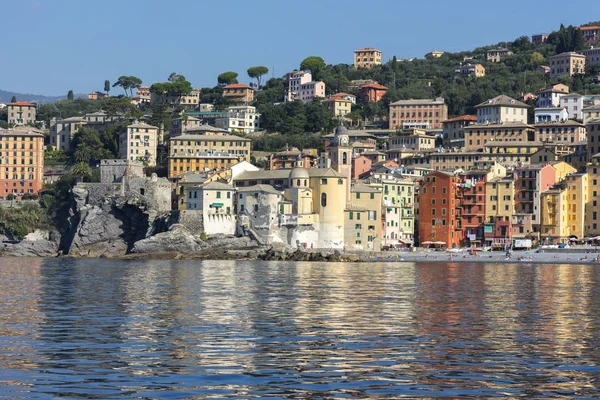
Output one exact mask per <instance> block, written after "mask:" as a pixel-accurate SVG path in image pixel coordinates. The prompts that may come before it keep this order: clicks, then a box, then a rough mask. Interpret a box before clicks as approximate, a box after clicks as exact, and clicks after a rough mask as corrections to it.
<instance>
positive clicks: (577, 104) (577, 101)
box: [559, 93, 583, 121]
mask: <svg viewBox="0 0 600 400" xmlns="http://www.w3.org/2000/svg"><path fill="white" fill-rule="evenodd" d="M559 106H560V108H564V109H565V110H567V113H568V114H569V119H576V120H578V121H581V120H583V111H582V110H583V96H582V95H580V94H577V93H571V94H565V95H564V96H562V97H561V98H560V105H559Z"/></svg>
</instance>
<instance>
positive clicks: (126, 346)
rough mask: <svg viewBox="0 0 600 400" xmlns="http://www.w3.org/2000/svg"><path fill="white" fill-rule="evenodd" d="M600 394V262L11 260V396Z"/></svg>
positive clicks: (1, 281)
mask: <svg viewBox="0 0 600 400" xmlns="http://www.w3.org/2000/svg"><path fill="white" fill-rule="evenodd" d="M443 397H466V398H481V397H538V398H554V397H569V398H573V397H583V398H598V397H600V266H598V265H567V264H565V265H556V264H553V265H544V264H526V263H520V264H510V263H490V264H484V263H472V264H470V263H403V262H393V263H316V262H313V263H304V262H260V261H146V260H128V261H123V260H107V259H65V258H61V259H59V258H53V259H42V258H39V259H37V258H1V259H0V398H1V399H54V398H74V399H124V398H127V399H180V398H181V399H183V398H186V399H187V398H192V399H194V398H196V399H210V398H219V399H228V398H240V399H251V398H261V399H263V398H265V399H290V398H302V399H330V398H336V399H338V398H339V399H341V398H348V399H356V398H370V399H393V398H443Z"/></svg>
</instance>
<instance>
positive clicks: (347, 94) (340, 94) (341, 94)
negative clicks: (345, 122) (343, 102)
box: [331, 92, 356, 97]
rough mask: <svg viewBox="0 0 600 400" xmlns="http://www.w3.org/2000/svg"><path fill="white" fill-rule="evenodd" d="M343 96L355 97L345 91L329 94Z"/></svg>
mask: <svg viewBox="0 0 600 400" xmlns="http://www.w3.org/2000/svg"><path fill="white" fill-rule="evenodd" d="M343 96H351V97H356V96H355V95H353V94H350V93H345V92H339V93H336V94H333V95H331V97H343Z"/></svg>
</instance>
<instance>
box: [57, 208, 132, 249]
mask: <svg viewBox="0 0 600 400" xmlns="http://www.w3.org/2000/svg"><path fill="white" fill-rule="evenodd" d="M122 235H123V230H122V222H121V221H119V220H118V219H117V218H115V216H114V215H111V214H110V213H108V212H107V211H105V210H103V209H101V208H100V207H97V206H92V207H91V208H90V209H87V210H83V211H82V215H81V219H80V222H79V224H78V226H77V228H76V231H75V232H74V236H73V239H72V241H71V244H70V248H69V249H68V254H69V255H71V256H80V257H100V256H105V257H115V256H119V255H124V254H125V253H126V252H127V244H126V243H125V241H124V240H123V237H122Z"/></svg>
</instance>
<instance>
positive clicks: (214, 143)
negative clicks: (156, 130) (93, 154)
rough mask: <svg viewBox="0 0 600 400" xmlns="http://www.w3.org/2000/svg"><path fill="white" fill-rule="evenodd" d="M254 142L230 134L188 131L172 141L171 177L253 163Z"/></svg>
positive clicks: (170, 150)
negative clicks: (252, 146) (246, 162)
mask: <svg viewBox="0 0 600 400" xmlns="http://www.w3.org/2000/svg"><path fill="white" fill-rule="evenodd" d="M250 143H251V140H250V139H247V138H242V137H239V136H233V135H226V134H220V133H219V134H208V133H206V134H201V135H195V134H190V132H187V133H185V134H183V135H181V136H177V137H174V138H171V139H169V178H173V177H174V176H176V175H180V174H182V173H184V172H188V171H196V172H201V171H206V170H215V169H216V170H222V169H226V168H230V167H231V166H233V165H235V164H237V163H238V162H239V161H248V162H250Z"/></svg>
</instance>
